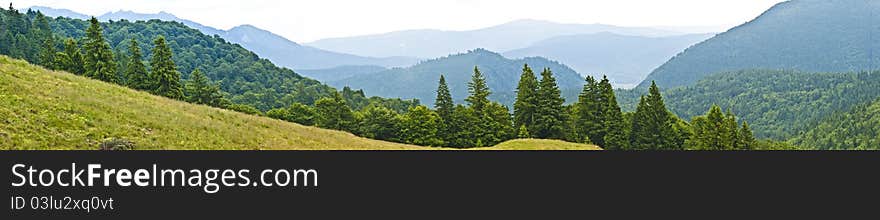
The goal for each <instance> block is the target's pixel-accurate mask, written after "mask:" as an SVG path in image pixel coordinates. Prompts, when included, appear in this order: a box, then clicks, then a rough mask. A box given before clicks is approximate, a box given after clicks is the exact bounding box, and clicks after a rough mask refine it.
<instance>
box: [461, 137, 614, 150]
mask: <svg viewBox="0 0 880 220" xmlns="http://www.w3.org/2000/svg"><path fill="white" fill-rule="evenodd" d="M472 149H473V150H602V148H599V147H598V146H596V145H589V144H578V143H571V142H565V141H560V140H543V139H514V140H509V141H505V142H503V143H500V144H498V145H495V146H494V147H484V148H472Z"/></svg>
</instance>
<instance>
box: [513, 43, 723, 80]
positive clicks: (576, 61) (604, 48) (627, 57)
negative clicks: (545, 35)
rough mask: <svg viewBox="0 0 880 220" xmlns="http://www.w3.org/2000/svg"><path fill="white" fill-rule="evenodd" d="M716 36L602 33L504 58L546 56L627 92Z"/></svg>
mask: <svg viewBox="0 0 880 220" xmlns="http://www.w3.org/2000/svg"><path fill="white" fill-rule="evenodd" d="M713 35H714V34H687V35H676V36H668V37H644V36H630V35H620V34H615V33H611V32H600V33H595V34H580V35H567V36H559V37H553V38H549V39H546V40H542V41H539V42H537V43H534V44H532V45H530V46H529V47H526V48H521V49H516V50H512V51H508V52H504V53H503V54H504V56H507V57H512V58H521V57H529V56H543V57H547V58H548V59H553V60H558V61H559V62H562V63H565V64H567V65H569V66H571V68H573V69H575V70H577V71H578V72H579V73H581V74H584V75H592V76H594V77H601V76H602V75H608V77H609V78H610V79H612V83H614V84H615V86H617V87H624V88H627V87H633V86H636V85H637V84H638V83H640V82H641V81H642V79H644V78H645V77H646V76H647V75H648V74H649V73H651V71H653V70H654V69H655V68H657V67H658V66H660V65H662V64H663V63H665V62H666V61H668V60H669V58H672V57H673V56H675V55H676V54H678V53H679V52H681V51H682V50H684V49H685V48H687V47H689V46H691V45H693V44H695V43H698V42H700V41H703V40H705V39H708V38H710V37H712V36H713Z"/></svg>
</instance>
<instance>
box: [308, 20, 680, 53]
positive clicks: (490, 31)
mask: <svg viewBox="0 0 880 220" xmlns="http://www.w3.org/2000/svg"><path fill="white" fill-rule="evenodd" d="M599 32H611V33H616V34H623V35H635V36H670V35H680V34H682V33H680V32H673V31H666V30H660V29H655V28H641V27H619V26H613V25H604V24H562V23H555V22H548V21H540V20H516V21H512V22H508V23H504V24H500V25H496V26H491V27H487V28H482V29H476V30H467V31H443V30H435V29H422V30H404V31H395V32H390V33H384V34H374V35H365V36H354V37H342V38H329V39H322V40H318V41H315V42H311V43H307V44H306V45H309V46H314V47H317V48H321V49H326V50H331V51H337V52H342V53H350V54H357V55H361V56H376V57H385V56H407V57H421V58H433V57H441V56H446V55H449V54H455V53H461V52H465V51H467V50H471V49H474V48H485V49H487V50H491V51H508V50H514V49H520V48H524V47H528V46H530V45H531V44H532V43H535V42H538V41H541V40H544V39H547V38H551V37H556V36H564V35H575V34H591V33H599Z"/></svg>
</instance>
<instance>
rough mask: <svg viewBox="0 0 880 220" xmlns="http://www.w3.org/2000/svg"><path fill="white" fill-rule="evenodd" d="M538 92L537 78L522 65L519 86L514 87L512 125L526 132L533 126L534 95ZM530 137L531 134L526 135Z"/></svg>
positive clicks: (535, 102) (536, 102)
mask: <svg viewBox="0 0 880 220" xmlns="http://www.w3.org/2000/svg"><path fill="white" fill-rule="evenodd" d="M537 92H538V78H537V77H535V73H534V72H532V68H529V65H528V64H524V65H523V70H522V75H521V76H520V78H519V85H517V86H516V101H515V102H514V103H513V122H514V125H515V126H517V127H520V128H521V129H520V130H523V129H522V128H525V130H528V128H529V127H531V126H533V125H534V124H535V117H536V116H535V111H536V109H537V105H538V99H537V97H536V95H537V94H536V93H537ZM527 136H531V134H529V135H527Z"/></svg>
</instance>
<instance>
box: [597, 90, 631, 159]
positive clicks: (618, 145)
mask: <svg viewBox="0 0 880 220" xmlns="http://www.w3.org/2000/svg"><path fill="white" fill-rule="evenodd" d="M599 88H600V89H601V93H602V96H603V97H605V98H604V99H605V100H606V101H605V103H604V105H603V106H604V108H602V109H603V112H602V117H601V118H602V122H603V128H604V131H605V132H604V134H603V137H602V143H601V144H600V146H602V147H603V148H604V149H606V150H617V149H627V148H629V141H628V140H627V137H626V125H625V124H624V119H623V112H621V111H620V106H619V105H618V104H617V96H616V95H614V88H613V87H612V86H611V82H610V81H609V80H608V77H603V78H602V82H600V83H599Z"/></svg>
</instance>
